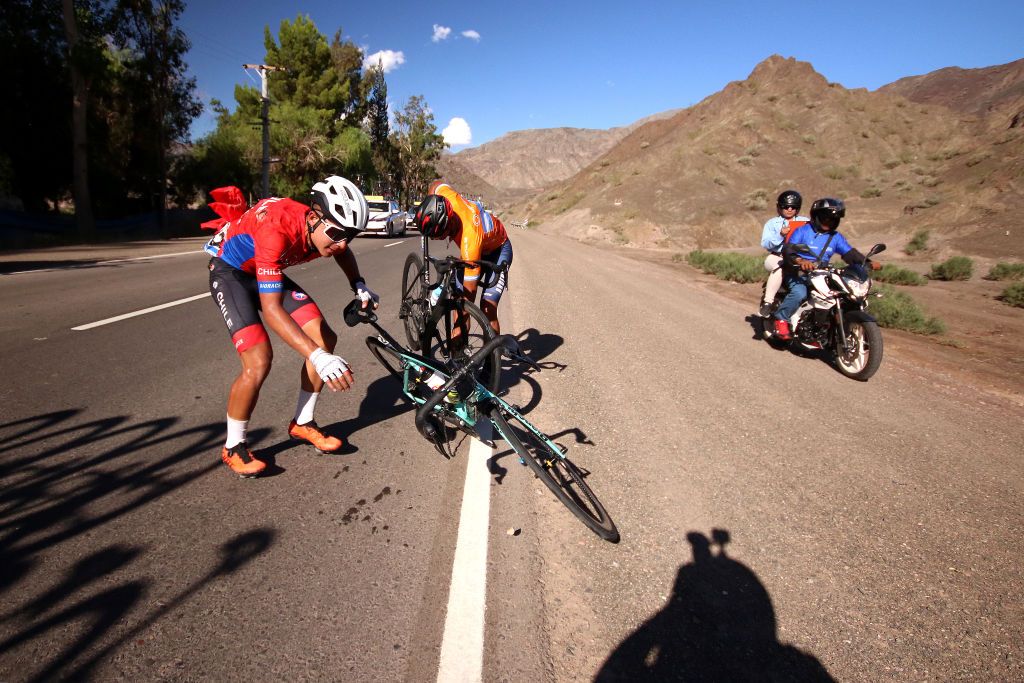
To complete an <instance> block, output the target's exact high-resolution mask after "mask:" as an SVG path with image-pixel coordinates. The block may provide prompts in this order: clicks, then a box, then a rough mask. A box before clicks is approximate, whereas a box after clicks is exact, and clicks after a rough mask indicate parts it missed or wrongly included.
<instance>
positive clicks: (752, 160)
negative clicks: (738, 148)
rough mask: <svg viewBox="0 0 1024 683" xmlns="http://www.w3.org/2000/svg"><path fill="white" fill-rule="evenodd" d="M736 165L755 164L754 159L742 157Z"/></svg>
mask: <svg viewBox="0 0 1024 683" xmlns="http://www.w3.org/2000/svg"><path fill="white" fill-rule="evenodd" d="M736 163H737V164H740V165H742V166H750V165H751V164H752V163H754V158H753V157H748V156H741V157H740V158H739V159H737V160H736Z"/></svg>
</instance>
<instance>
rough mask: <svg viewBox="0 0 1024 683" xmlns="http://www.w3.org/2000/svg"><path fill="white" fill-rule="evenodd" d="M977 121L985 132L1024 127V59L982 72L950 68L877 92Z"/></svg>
mask: <svg viewBox="0 0 1024 683" xmlns="http://www.w3.org/2000/svg"><path fill="white" fill-rule="evenodd" d="M878 92H884V93H891V94H894V95H902V96H903V97H906V98H907V99H908V100H911V101H913V102H919V103H922V104H941V105H943V106H945V107H948V108H950V109H953V110H954V111H957V112H959V113H961V114H966V115H969V116H974V117H977V118H978V119H979V120H981V121H982V122H983V123H984V124H985V127H986V128H1007V127H1009V128H1013V127H1017V126H1021V125H1024V59H1018V60H1017V61H1015V62H1010V63H1009V64H1001V65H999V66H990V67H986V68H983V69H961V68H958V67H955V66H954V67H949V68H946V69H939V70H938V71H933V72H932V73H929V74H925V75H923V76H909V77H907V78H901V79H900V80H898V81H895V82H893V83H890V84H889V85H886V86H883V87H881V88H879V89H878Z"/></svg>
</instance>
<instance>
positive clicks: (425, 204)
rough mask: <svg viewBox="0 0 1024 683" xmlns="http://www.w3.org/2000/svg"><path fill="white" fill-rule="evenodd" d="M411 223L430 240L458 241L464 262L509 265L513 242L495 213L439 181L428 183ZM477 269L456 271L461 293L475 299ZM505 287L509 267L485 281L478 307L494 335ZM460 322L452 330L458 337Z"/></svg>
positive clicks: (470, 299) (496, 332)
mask: <svg viewBox="0 0 1024 683" xmlns="http://www.w3.org/2000/svg"><path fill="white" fill-rule="evenodd" d="M413 222H414V223H415V224H416V226H417V227H418V228H419V229H420V232H422V233H423V234H424V235H426V236H427V237H429V238H430V239H435V240H440V239H445V238H448V239H450V240H451V241H452V242H457V243H458V244H459V258H461V259H462V260H463V261H490V262H491V263H497V264H499V265H502V264H508V265H510V266H511V265H512V241H511V240H509V238H508V233H506V232H505V225H504V224H503V223H502V222H501V219H499V218H498V217H497V216H495V215H494V214H492V213H491V212H490V211H487V210H486V209H484V207H483V205H482V204H480V203H479V202H474V201H470V200H468V199H466V198H465V197H463V196H462V195H461V194H459V193H458V192H456V191H455V190H454V189H452V187H451V185H448V184H447V183H443V182H441V181H435V182H433V183H431V185H430V189H429V194H428V195H427V196H426V197H425V198H424V199H423V201H422V202H420V205H419V207H417V209H416V216H415V217H414V218H413ZM479 280H480V268H466V269H465V271H464V272H462V273H460V274H459V282H460V284H461V285H462V288H463V295H464V296H465V298H466V299H467V300H469V301H474V302H475V301H476V292H477V289H478V285H480V284H481V283H480V281H479ZM507 286H508V269H505V270H504V271H502V273H501V275H500V276H499V277H498V278H496V279H493V281H491V282H485V283H484V289H483V299H482V301H481V302H480V309H481V310H482V311H483V312H484V315H486V316H487V319H488V320H489V321H490V323H491V328H493V329H494V332H495V334H501V325H500V323H499V322H498V301H499V300H500V299H501V295H502V294H503V293H504V291H505V288H506V287H507ZM458 330H459V325H458V324H457V325H456V331H455V333H453V335H452V337H453V340H454V338H456V337H457V336H458Z"/></svg>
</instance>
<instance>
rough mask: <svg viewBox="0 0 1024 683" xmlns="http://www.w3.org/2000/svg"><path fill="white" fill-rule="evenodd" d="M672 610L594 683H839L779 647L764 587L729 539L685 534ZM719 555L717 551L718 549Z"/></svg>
mask: <svg viewBox="0 0 1024 683" xmlns="http://www.w3.org/2000/svg"><path fill="white" fill-rule="evenodd" d="M686 540H687V541H689V543H690V546H691V547H692V549H693V561H692V562H691V563H689V564H686V565H683V566H682V567H680V568H679V574H678V575H677V577H676V582H675V586H674V588H673V591H672V597H671V599H670V600H669V602H668V604H667V605H666V606H665V607H664V609H662V610H661V611H660V612H658V613H657V614H656V615H654V616H653V617H651V618H650V619H649V620H648V621H647V622H646V623H644V624H643V625H641V626H640V627H639V628H638V629H637V630H636V631H634V632H633V633H632V634H631V635H630V636H629V637H627V638H626V639H625V640H624V641H623V642H622V643H621V644H620V645H619V646H618V647H617V648H616V649H615V651H614V652H612V654H611V655H610V656H609V657H608V659H607V660H606V661H605V662H604V664H603V665H602V667H601V670H600V671H599V672H598V673H597V676H596V677H595V679H594V680H595V681H598V682H599V683H605V682H610V681H631V682H636V681H833V680H834V679H833V678H832V676H830V675H829V673H828V671H827V670H826V669H825V667H824V666H822V664H821V662H819V661H818V660H817V659H816V658H815V657H814V656H812V655H810V654H807V653H805V652H801V651H800V650H799V649H797V648H795V647H793V646H791V645H785V644H783V643H780V642H779V641H778V637H777V633H776V621H775V610H774V608H773V607H772V601H771V597H770V596H769V594H768V591H767V590H766V589H765V587H764V585H763V584H762V583H761V582H760V580H758V578H757V575H755V574H754V572H752V571H751V570H750V568H748V567H747V566H746V565H744V564H743V563H741V562H737V561H736V560H733V559H732V558H730V557H729V556H728V555H726V553H725V545H726V544H727V543H728V542H729V532H728V531H725V530H722V529H715V530H713V531H712V538H711V539H708V537H707V536H705V535H704V534H702V533H699V532H695V531H691V532H690V533H689V534H687V535H686ZM715 548H717V552H713V550H714V549H715Z"/></svg>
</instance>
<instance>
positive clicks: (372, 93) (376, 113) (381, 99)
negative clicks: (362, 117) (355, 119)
mask: <svg viewBox="0 0 1024 683" xmlns="http://www.w3.org/2000/svg"><path fill="white" fill-rule="evenodd" d="M365 83H366V84H367V96H366V110H367V113H366V130H367V133H369V135H370V144H371V146H372V148H373V167H374V170H375V171H376V178H375V180H376V181H377V182H376V183H375V184H376V189H377V193H380V194H393V193H394V192H395V189H396V188H395V187H394V184H395V183H394V180H395V170H396V165H397V164H396V156H397V155H396V154H395V150H394V147H393V145H392V144H391V137H390V136H391V125H390V123H389V121H388V119H389V113H388V84H387V81H386V80H384V68H383V67H382V66H381V65H380V64H376V65H374V66H371V67H370V69H369V71H368V73H367V74H366V79H365Z"/></svg>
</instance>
